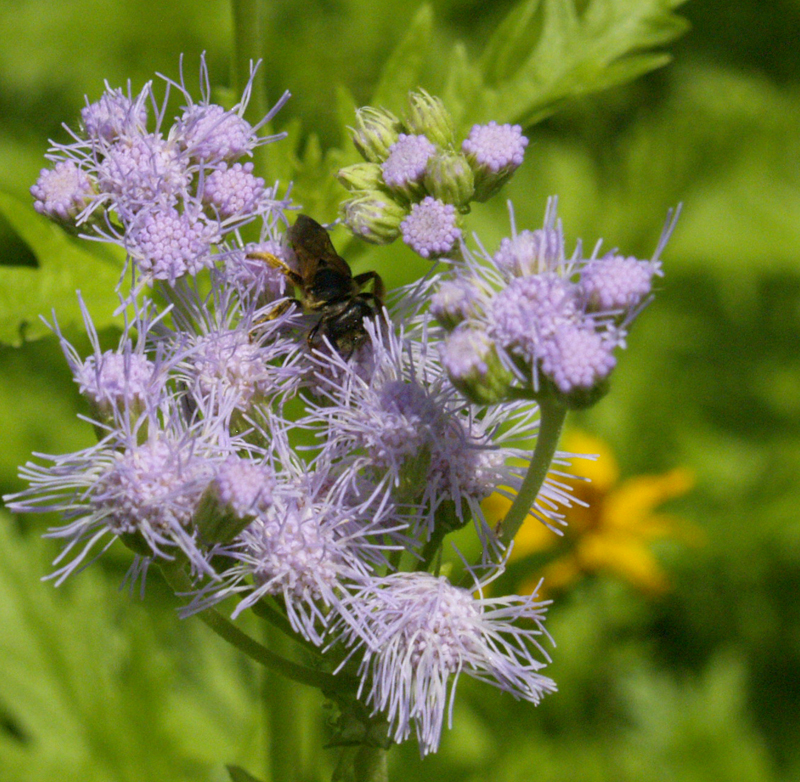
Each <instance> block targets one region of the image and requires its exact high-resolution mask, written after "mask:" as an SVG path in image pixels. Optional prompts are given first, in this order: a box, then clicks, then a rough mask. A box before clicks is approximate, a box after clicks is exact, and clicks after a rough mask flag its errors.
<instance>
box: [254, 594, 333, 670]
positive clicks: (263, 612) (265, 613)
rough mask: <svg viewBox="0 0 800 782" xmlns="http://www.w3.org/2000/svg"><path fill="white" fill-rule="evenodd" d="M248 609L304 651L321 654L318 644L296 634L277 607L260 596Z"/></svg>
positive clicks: (316, 654)
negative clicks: (315, 644)
mask: <svg viewBox="0 0 800 782" xmlns="http://www.w3.org/2000/svg"><path fill="white" fill-rule="evenodd" d="M250 610H251V611H252V612H253V613H254V614H255V615H256V616H257V617H259V618H260V619H263V620H264V621H266V622H269V623H270V624H271V625H272V626H273V627H275V628H276V629H278V630H280V631H281V632H282V633H283V634H284V635H286V636H288V637H289V638H291V639H292V640H293V641H294V642H295V643H297V644H300V646H302V647H303V648H304V649H305V650H306V651H308V652H311V654H313V655H315V656H317V657H321V656H322V651H321V650H320V648H319V647H318V646H314V644H312V643H311V641H307V640H306V639H305V638H303V637H302V636H298V635H297V633H296V632H295V631H294V630H293V629H292V626H291V624H289V620H288V619H287V618H286V616H285V614H282V613H281V612H280V611H279V610H278V609H277V608H275V607H273V606H271V605H270V604H269V602H268V601H267V600H266V599H265V598H263V597H262V598H261V600H258V601H256V602H255V603H253V605H252V606H251V607H250Z"/></svg>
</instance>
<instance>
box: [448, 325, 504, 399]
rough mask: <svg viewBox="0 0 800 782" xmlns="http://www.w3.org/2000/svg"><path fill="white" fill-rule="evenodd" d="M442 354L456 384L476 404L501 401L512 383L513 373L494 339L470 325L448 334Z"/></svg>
mask: <svg viewBox="0 0 800 782" xmlns="http://www.w3.org/2000/svg"><path fill="white" fill-rule="evenodd" d="M441 355H442V364H443V365H444V368H445V369H446V370H447V375H448V377H449V378H450V380H451V381H452V383H453V385H455V387H456V388H458V389H459V391H462V392H463V393H464V394H465V395H466V396H467V398H469V399H471V400H472V401H473V402H475V403H477V404H491V403H493V402H499V401H501V400H502V399H503V396H504V394H505V392H506V391H507V390H508V388H509V386H510V385H511V381H512V379H513V375H512V374H511V373H510V372H509V371H508V370H507V369H506V368H505V367H504V366H503V365H502V363H501V362H500V359H499V357H498V355H497V348H496V346H495V344H494V342H493V341H492V340H491V339H490V338H489V336H488V335H487V334H486V333H485V332H483V331H480V330H479V329H478V328H475V327H474V326H472V325H470V324H464V326H463V327H461V328H456V329H455V330H454V331H453V332H452V333H450V334H449V335H448V336H447V339H446V340H445V342H444V344H443V345H442V346H441Z"/></svg>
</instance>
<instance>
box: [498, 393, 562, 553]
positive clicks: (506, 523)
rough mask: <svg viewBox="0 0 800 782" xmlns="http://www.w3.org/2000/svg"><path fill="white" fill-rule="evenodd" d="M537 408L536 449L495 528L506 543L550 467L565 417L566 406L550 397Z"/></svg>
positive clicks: (507, 543)
mask: <svg viewBox="0 0 800 782" xmlns="http://www.w3.org/2000/svg"><path fill="white" fill-rule="evenodd" d="M539 409H540V411H541V418H540V420H539V433H538V435H537V437H536V448H534V451H533V456H532V457H531V463H530V465H529V466H528V472H527V474H526V475H525V478H524V480H523V481H522V486H520V489H519V493H518V494H517V496H516V497H515V498H514V502H513V503H511V507H510V508H509V509H508V513H507V514H506V517H505V518H504V519H503V521H502V522H501V523H500V529H499V530H498V536H499V538H500V541H501V542H502V543H503V544H504V545H506V546H507V545H509V543H511V541H512V540H514V537H515V536H516V534H517V532H519V528H520V527H521V526H522V522H523V521H525V518H526V517H527V516H528V513H529V512H530V509H531V507H532V505H533V503H534V502H535V501H536V496H537V495H538V494H539V490H540V489H541V488H542V484H543V483H544V480H545V478H546V477H547V471H548V470H549V469H550V463H551V462H552V461H553V456H554V455H555V452H556V448H557V447H558V440H559V437H560V435H561V428H562V427H563V426H564V419H565V418H566V416H567V408H566V407H565V406H564V405H563V404H562V403H560V402H557V401H555V400H552V399H546V400H542V401H540V402H539Z"/></svg>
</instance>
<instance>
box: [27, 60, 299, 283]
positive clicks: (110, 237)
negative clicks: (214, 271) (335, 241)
mask: <svg viewBox="0 0 800 782" xmlns="http://www.w3.org/2000/svg"><path fill="white" fill-rule="evenodd" d="M200 76H201V84H202V85H203V97H202V100H201V101H200V102H199V103H196V102H194V100H193V99H192V96H191V94H190V93H189V91H188V89H187V88H186V85H185V83H184V80H183V78H181V81H180V83H177V82H173V81H171V80H169V79H164V81H165V83H166V90H165V95H164V99H163V102H162V104H161V105H159V104H158V103H157V102H156V98H155V95H154V92H153V85H152V83H148V84H146V85H145V87H144V88H143V89H142V91H141V92H140V93H139V94H138V95H133V94H132V93H131V92H130V91H128V93H125V92H123V91H122V90H120V89H111V88H110V87H108V85H106V91H105V93H104V94H103V95H102V96H101V97H100V99H99V100H97V101H95V102H94V103H89V102H88V101H87V105H86V106H85V108H84V109H83V110H82V111H81V120H82V128H81V129H80V130H79V131H71V130H70V131H69V132H70V135H71V136H72V141H71V143H68V144H54V146H53V147H52V149H51V150H50V153H49V155H48V157H49V158H50V159H51V160H52V161H54V163H55V165H54V167H53V168H52V169H44V170H42V172H41V175H40V176H39V179H38V180H37V182H36V184H35V185H34V186H33V187H32V188H31V193H32V194H33V196H34V198H35V204H34V206H35V208H36V210H37V211H39V212H41V213H42V214H45V215H47V216H49V217H53V218H57V219H59V220H61V221H63V222H67V223H71V224H73V225H75V226H78V227H80V228H83V229H84V230H87V231H91V232H92V234H93V235H94V238H99V239H101V240H104V241H111V242H115V243H117V244H119V245H121V246H122V247H123V248H124V249H125V250H126V252H127V253H128V255H129V258H130V259H131V261H132V264H133V267H134V269H135V271H136V272H137V273H138V275H139V276H140V278H141V281H142V283H151V282H153V281H155V280H164V281H166V282H167V283H168V284H170V285H174V284H175V282H176V280H178V279H179V278H181V277H183V276H185V275H195V274H197V273H198V272H199V271H200V270H202V269H205V268H210V267H211V266H213V265H214V264H215V263H216V262H217V260H218V257H217V256H218V254H219V252H220V248H219V247H218V245H219V243H220V242H221V241H222V239H223V237H225V236H226V235H227V234H229V233H230V232H231V231H234V230H235V229H236V228H237V227H239V226H240V225H242V224H243V223H246V222H249V221H251V220H253V219H257V218H259V217H264V218H266V217H267V216H268V215H269V213H270V212H276V211H279V210H280V208H281V207H282V206H285V204H284V203H282V202H279V201H277V200H276V193H277V186H276V187H275V188H267V187H265V183H264V180H263V179H260V178H259V177H256V176H254V175H253V173H252V172H253V164H252V163H251V162H244V163H242V162H236V161H238V160H239V159H240V158H242V157H249V156H252V153H253V150H254V149H255V148H256V147H257V146H259V145H261V144H266V143H269V142H272V141H275V140H277V139H278V138H281V136H265V137H261V136H259V135H258V130H259V129H260V128H261V127H262V126H263V125H265V124H266V123H267V122H269V120H270V119H271V118H272V117H273V116H274V115H275V113H276V112H277V111H278V109H280V108H281V106H282V105H283V104H284V103H285V102H286V100H287V99H288V97H289V95H288V93H286V94H284V96H283V97H282V98H281V99H280V100H279V101H278V103H277V104H276V106H275V107H274V108H273V109H272V111H270V112H269V114H267V116H266V117H264V118H263V119H262V120H261V122H259V123H258V124H257V125H255V126H253V125H251V124H250V123H249V122H248V121H247V120H245V119H244V112H245V109H246V108H247V104H248V100H249V93H250V89H251V85H252V77H251V83H249V84H248V85H247V88H246V89H245V93H244V95H243V97H242V100H241V101H240V102H239V103H238V104H237V105H236V106H234V107H233V108H232V109H224V108H223V107H222V106H218V105H216V104H214V103H211V101H210V98H209V92H210V89H209V87H208V72H207V69H206V64H205V60H203V61H202V62H201V74H200ZM170 88H176V89H177V90H178V91H179V92H180V94H181V97H182V98H183V99H184V106H183V109H182V113H181V114H180V116H178V117H176V118H175V120H174V122H173V124H172V126H171V127H169V128H167V127H165V124H164V117H165V114H166V108H167V101H168V98H169V93H170ZM151 111H152V113H153V116H154V119H153V123H152V124H153V126H154V127H153V128H152V129H150V130H149V129H148V125H149V124H150V113H151Z"/></svg>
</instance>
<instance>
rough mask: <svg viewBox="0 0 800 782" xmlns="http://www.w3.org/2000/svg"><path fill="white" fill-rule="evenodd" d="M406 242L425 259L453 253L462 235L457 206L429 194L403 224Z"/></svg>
mask: <svg viewBox="0 0 800 782" xmlns="http://www.w3.org/2000/svg"><path fill="white" fill-rule="evenodd" d="M400 232H401V234H402V236H403V241H404V242H405V243H406V244H407V245H408V246H409V247H410V248H411V249H412V250H413V251H414V252H415V253H417V254H418V255H421V256H422V257H423V258H436V257H438V256H441V255H446V254H447V253H449V252H450V251H451V250H452V249H453V248H454V247H455V246H456V244H457V242H458V240H459V238H460V237H461V229H460V228H459V227H458V219H457V217H456V208H455V207H454V206H453V205H452V204H445V203H442V202H441V201H437V200H436V199H435V198H432V197H431V196H426V197H425V198H424V199H423V200H422V201H421V202H420V203H418V204H414V206H412V207H411V214H410V215H409V216H408V217H406V219H405V220H403V222H402V223H400Z"/></svg>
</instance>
